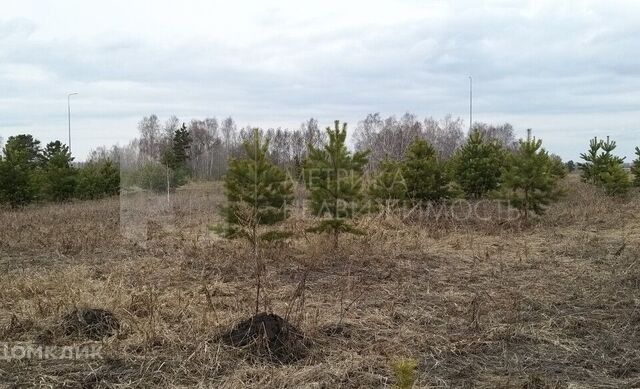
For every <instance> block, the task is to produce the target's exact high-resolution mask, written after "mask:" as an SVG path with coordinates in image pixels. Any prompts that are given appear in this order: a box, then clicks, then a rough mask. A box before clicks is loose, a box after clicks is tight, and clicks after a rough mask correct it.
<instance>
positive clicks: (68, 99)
mask: <svg viewBox="0 0 640 389" xmlns="http://www.w3.org/2000/svg"><path fill="white" fill-rule="evenodd" d="M77 94H78V92H73V93H69V94H68V95H67V119H68V123H69V144H68V146H69V154H71V96H73V95H77Z"/></svg>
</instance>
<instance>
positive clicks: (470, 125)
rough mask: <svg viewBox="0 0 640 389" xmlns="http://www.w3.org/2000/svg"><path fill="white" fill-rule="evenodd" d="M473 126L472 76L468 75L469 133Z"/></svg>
mask: <svg viewBox="0 0 640 389" xmlns="http://www.w3.org/2000/svg"><path fill="white" fill-rule="evenodd" d="M472 128H473V77H471V76H469V133H471V129H472Z"/></svg>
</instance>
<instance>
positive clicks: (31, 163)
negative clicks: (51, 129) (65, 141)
mask: <svg viewBox="0 0 640 389" xmlns="http://www.w3.org/2000/svg"><path fill="white" fill-rule="evenodd" d="M2 154H3V155H4V158H2V160H0V203H8V204H10V205H11V206H12V207H18V206H20V205H25V204H28V203H30V202H32V201H34V200H35V199H36V198H37V194H38V191H39V186H40V184H39V181H40V179H39V178H40V177H39V176H40V175H39V174H37V173H38V170H39V169H40V167H41V165H42V162H43V159H42V149H41V148H40V141H39V140H37V139H34V138H33V136H31V135H17V136H10V137H9V139H7V143H5V145H4V148H3V152H2Z"/></svg>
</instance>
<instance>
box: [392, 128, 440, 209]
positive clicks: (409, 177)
mask: <svg viewBox="0 0 640 389" xmlns="http://www.w3.org/2000/svg"><path fill="white" fill-rule="evenodd" d="M436 155H437V154H436V151H435V149H434V148H433V146H431V144H430V143H429V142H427V141H425V140H422V139H418V140H416V141H415V142H413V144H411V146H409V149H408V150H407V153H406V155H405V158H404V163H403V165H402V174H403V176H404V180H405V182H406V183H407V198H408V199H409V200H410V201H412V202H413V203H414V205H420V204H422V205H425V203H428V202H441V201H442V200H445V199H448V198H451V197H453V192H452V191H451V189H450V187H449V180H448V177H447V174H446V169H445V166H444V164H442V163H441V162H440V161H438V158H437V156H436Z"/></svg>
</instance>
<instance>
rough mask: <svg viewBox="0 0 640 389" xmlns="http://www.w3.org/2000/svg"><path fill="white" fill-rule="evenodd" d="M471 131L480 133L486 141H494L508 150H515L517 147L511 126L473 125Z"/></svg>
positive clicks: (505, 124)
mask: <svg viewBox="0 0 640 389" xmlns="http://www.w3.org/2000/svg"><path fill="white" fill-rule="evenodd" d="M472 131H480V132H481V133H483V134H484V136H485V138H486V139H489V140H495V141H497V142H498V143H500V144H501V145H502V146H504V147H505V148H507V149H508V150H515V149H517V147H518V141H517V140H516V136H515V133H514V130H513V126H512V125H511V124H509V123H504V124H499V125H494V124H487V123H474V124H473V127H472Z"/></svg>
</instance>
